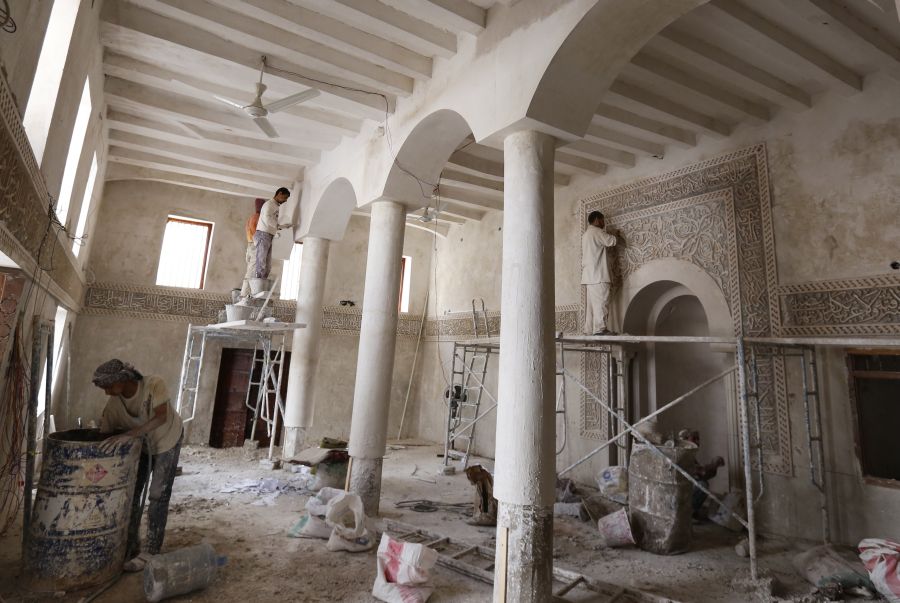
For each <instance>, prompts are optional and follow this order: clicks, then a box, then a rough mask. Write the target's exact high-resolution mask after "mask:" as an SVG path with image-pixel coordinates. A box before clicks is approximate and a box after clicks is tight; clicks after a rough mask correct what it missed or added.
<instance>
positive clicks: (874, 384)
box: [847, 350, 900, 485]
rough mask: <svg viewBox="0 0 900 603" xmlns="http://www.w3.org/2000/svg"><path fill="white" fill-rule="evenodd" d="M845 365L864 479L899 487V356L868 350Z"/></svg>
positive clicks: (850, 359) (851, 356)
mask: <svg viewBox="0 0 900 603" xmlns="http://www.w3.org/2000/svg"><path fill="white" fill-rule="evenodd" d="M847 363H848V365H849V368H850V388H851V392H850V393H851V396H852V399H853V406H854V407H855V410H856V447H857V451H858V454H859V457H860V458H859V460H860V463H861V464H862V472H863V475H864V476H866V478H868V479H871V480H875V481H880V482H882V483H889V484H890V485H900V438H897V426H898V425H900V354H897V353H896V352H891V351H884V352H881V353H878V352H875V353H872V352H869V351H868V350H867V351H866V352H865V353H851V354H850V355H848V357H847Z"/></svg>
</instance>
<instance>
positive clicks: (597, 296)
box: [581, 211, 616, 335]
mask: <svg viewBox="0 0 900 603" xmlns="http://www.w3.org/2000/svg"><path fill="white" fill-rule="evenodd" d="M605 226H606V224H605V222H604V221H603V214H602V213H600V212H599V211H592V212H591V213H590V215H588V226H587V229H586V230H585V231H584V234H583V235H582V236H581V284H582V285H584V286H585V289H586V293H587V295H586V298H587V300H586V304H585V309H584V333H585V334H586V335H612V334H614V333H613V331H611V330H610V329H609V325H608V324H607V321H608V320H609V294H610V288H611V282H612V279H611V277H610V276H611V275H610V270H609V260H608V258H607V250H608V249H609V248H610V247H614V246H615V245H616V236H615V235H613V234H610V233H608V232H606V229H605Z"/></svg>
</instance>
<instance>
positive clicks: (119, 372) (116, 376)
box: [92, 358, 144, 387]
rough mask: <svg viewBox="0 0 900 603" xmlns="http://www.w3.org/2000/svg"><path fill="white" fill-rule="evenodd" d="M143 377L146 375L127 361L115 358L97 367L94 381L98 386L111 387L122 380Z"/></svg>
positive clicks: (133, 379) (138, 379)
mask: <svg viewBox="0 0 900 603" xmlns="http://www.w3.org/2000/svg"><path fill="white" fill-rule="evenodd" d="M143 378H144V376H143V375H142V374H140V373H139V372H138V371H137V370H136V369H135V368H134V367H133V366H131V365H130V364H128V363H127V362H122V361H121V360H119V359H118V358H113V359H112V360H108V361H106V362H104V363H103V364H101V365H100V366H98V367H97V370H95V371H94V378H93V379H92V381H93V383H94V385H96V386H97V387H109V386H110V385H113V384H115V383H120V382H122V381H140V380H141V379H143Z"/></svg>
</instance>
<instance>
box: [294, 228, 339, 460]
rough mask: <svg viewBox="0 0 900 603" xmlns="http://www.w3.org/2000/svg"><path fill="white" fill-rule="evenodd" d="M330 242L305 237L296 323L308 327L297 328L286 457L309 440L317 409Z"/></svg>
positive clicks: (301, 447) (301, 448) (297, 450)
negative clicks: (320, 349)
mask: <svg viewBox="0 0 900 603" xmlns="http://www.w3.org/2000/svg"><path fill="white" fill-rule="evenodd" d="M329 245H330V241H329V240H328V239H320V238H318V237H306V238H305V239H303V258H302V260H301V261H300V284H299V290H298V292H297V312H296V315H295V316H296V318H295V321H296V322H300V323H304V324H305V325H306V328H305V329H297V330H296V331H294V338H293V344H292V345H291V366H290V372H289V373H288V386H287V397H286V399H285V409H284V456H286V457H290V456H293V455H295V454H297V453H298V452H300V451H301V450H303V447H304V445H305V443H306V431H307V429H309V428H310V427H311V426H312V421H313V410H314V409H315V390H314V380H315V376H316V368H317V367H318V364H319V341H320V339H321V335H322V297H323V296H324V294H325V274H326V271H327V268H328V248H329Z"/></svg>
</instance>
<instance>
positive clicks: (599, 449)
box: [558, 366, 735, 475]
mask: <svg viewBox="0 0 900 603" xmlns="http://www.w3.org/2000/svg"><path fill="white" fill-rule="evenodd" d="M734 370H735V369H734V367H733V366H732V367H729V368H727V369H725V370H724V371H722V372H721V373H719V374H718V375H716V376H715V377H710V378H709V379H707V380H706V381H704V382H703V383H701V384H700V385H698V386H697V387H695V388H693V389H691V390H690V391H687V392H685V393H683V394H681V395H680V396H678V397H677V398H675V399H674V400H672V401H671V402H669V403H668V404H666V405H665V406H663V407H661V408H658V409H656V410H655V411H653V412H652V413H650V414H649V415H647V416H646V417H644V418H643V419H641V420H640V421H637V422H636V423H634V424H633V425H632V426H631V427H630V428H628V429H625V430H623V431H621V432H619V433H617V434H616V435H615V436H613V437H612V438H611V439H609V440H607V441H605V442H603V443H602V444H600V445H599V446H597V447H596V448H594V449H593V450H591V451H590V452H588V453H587V454H586V455H585V456H583V457H581V458H580V459H578V460H577V461H575V462H574V463H572V464H571V465H569V466H568V467H566V468H565V469H563V470H562V471H560V472H559V473H558V475H562V474H564V473H568V472H569V471H571V470H572V469H574V468H575V467H577V466H578V465H580V464H581V463H583V462H585V461H587V460H588V459H590V458H591V457H593V456H594V455H596V454H598V453H600V452H602V451H603V450H605V449H606V448H608V447H609V446H610V445H611V444H612V443H613V442H615V441H616V440H618V439H619V438H621V437H622V436H625V435H627V434H628V432H629V431H632V430H634V428H635V427H637V426H638V425H641V424H642V423H646V422H647V421H649V420H650V419H653V418H655V417H656V416H658V415H660V414H661V413H663V412H665V411H667V410H669V409H670V408H672V407H673V406H675V405H677V404H680V403H681V402H684V401H685V400H686V399H688V398H689V397H691V396H692V395H694V394H696V393H697V392H699V391H700V390H701V389H703V388H704V387H708V386H709V385H712V384H713V383H715V382H716V381H718V380H719V379H722V378H724V377H726V376H727V375H729V374H730V373H732V372H734ZM564 372H565V373H566V374H567V376H569V377H570V378H571V379H574V380H575V381H576V382H578V379H575V377H574V376H572V374H571V373H569V372H568V371H565V370H564ZM579 385H581V383H580V382H579ZM619 420H621V419H619ZM622 422H624V421H622Z"/></svg>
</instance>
